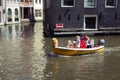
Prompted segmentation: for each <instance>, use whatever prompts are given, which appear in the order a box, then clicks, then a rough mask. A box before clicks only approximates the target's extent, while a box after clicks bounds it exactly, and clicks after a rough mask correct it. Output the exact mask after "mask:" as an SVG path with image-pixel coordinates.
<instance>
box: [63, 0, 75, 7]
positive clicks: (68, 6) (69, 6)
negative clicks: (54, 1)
mask: <svg viewBox="0 0 120 80" xmlns="http://www.w3.org/2000/svg"><path fill="white" fill-rule="evenodd" d="M61 7H75V0H74V4H73V6H67V5H64V0H61Z"/></svg>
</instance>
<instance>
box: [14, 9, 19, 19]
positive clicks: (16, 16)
mask: <svg viewBox="0 0 120 80" xmlns="http://www.w3.org/2000/svg"><path fill="white" fill-rule="evenodd" d="M15 21H19V19H18V9H15Z"/></svg>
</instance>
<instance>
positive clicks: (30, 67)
mask: <svg viewBox="0 0 120 80" xmlns="http://www.w3.org/2000/svg"><path fill="white" fill-rule="evenodd" d="M90 38H91V39H94V40H95V41H98V40H99V39H102V38H103V39H105V41H106V44H105V51H104V52H103V53H95V54H89V55H82V56H72V57H66V56H64V57H63V56H61V57H48V56H46V55H47V54H49V53H50V52H51V51H52V40H51V38H46V37H44V35H43V26H42V23H30V24H29V23H24V24H14V25H7V26H0V80H119V79H120V78H119V76H120V75H119V73H120V69H119V67H120V64H119V61H120V50H119V49H120V43H119V41H120V37H119V36H91V37H90ZM69 39H71V40H73V39H74V38H73V37H58V40H59V45H60V46H65V45H66V43H67V40H69Z"/></svg>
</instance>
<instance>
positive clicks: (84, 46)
mask: <svg viewBox="0 0 120 80" xmlns="http://www.w3.org/2000/svg"><path fill="white" fill-rule="evenodd" d="M80 48H87V45H86V42H85V39H84V37H82V38H81V43H80Z"/></svg>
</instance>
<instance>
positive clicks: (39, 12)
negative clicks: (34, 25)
mask: <svg viewBox="0 0 120 80" xmlns="http://www.w3.org/2000/svg"><path fill="white" fill-rule="evenodd" d="M34 16H35V20H36V21H39V20H43V0H34Z"/></svg>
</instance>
